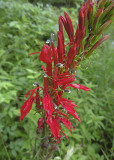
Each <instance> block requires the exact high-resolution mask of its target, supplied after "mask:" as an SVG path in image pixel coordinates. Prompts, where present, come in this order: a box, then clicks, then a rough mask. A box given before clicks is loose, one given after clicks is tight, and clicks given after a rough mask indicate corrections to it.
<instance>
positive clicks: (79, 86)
mask: <svg viewBox="0 0 114 160" xmlns="http://www.w3.org/2000/svg"><path fill="white" fill-rule="evenodd" d="M66 86H69V87H73V88H77V89H82V90H84V91H90V90H91V89H90V88H88V87H85V86H83V85H80V84H76V83H74V84H67V85H66Z"/></svg>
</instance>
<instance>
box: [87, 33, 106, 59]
mask: <svg viewBox="0 0 114 160" xmlns="http://www.w3.org/2000/svg"><path fill="white" fill-rule="evenodd" d="M108 38H109V35H106V36H104V37H103V38H101V39H100V40H99V41H98V42H96V43H95V44H94V45H93V47H92V48H91V49H90V50H89V51H88V52H87V53H86V57H89V56H90V55H91V54H92V52H93V51H94V50H95V49H96V48H97V47H98V46H99V45H100V44H102V43H103V42H104V41H106V40H107V39H108Z"/></svg>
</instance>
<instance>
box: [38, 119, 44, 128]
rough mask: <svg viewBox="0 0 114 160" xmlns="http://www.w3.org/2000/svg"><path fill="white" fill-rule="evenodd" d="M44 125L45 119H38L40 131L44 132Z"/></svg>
mask: <svg viewBox="0 0 114 160" xmlns="http://www.w3.org/2000/svg"><path fill="white" fill-rule="evenodd" d="M43 125H44V120H43V118H39V119H38V129H39V130H42V129H43Z"/></svg>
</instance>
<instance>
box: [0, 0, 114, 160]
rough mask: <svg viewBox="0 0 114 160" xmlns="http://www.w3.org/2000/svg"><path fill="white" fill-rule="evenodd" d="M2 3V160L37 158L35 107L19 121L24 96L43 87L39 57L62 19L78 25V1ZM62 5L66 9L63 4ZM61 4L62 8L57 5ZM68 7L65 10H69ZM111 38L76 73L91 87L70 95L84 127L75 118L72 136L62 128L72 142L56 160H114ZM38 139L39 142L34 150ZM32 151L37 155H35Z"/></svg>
mask: <svg viewBox="0 0 114 160" xmlns="http://www.w3.org/2000/svg"><path fill="white" fill-rule="evenodd" d="M37 2H41V1H35V2H33V3H29V2H27V1H21V0H18V1H14V0H12V1H10V0H9V1H8V0H5V1H3V0H0V159H1V160H14V159H16V160H29V159H30V160H31V159H34V160H35V159H38V158H37V155H38V154H39V143H40V139H39V137H38V135H37V134H36V128H37V120H38V117H39V115H35V112H34V109H33V110H31V112H30V113H29V114H28V115H27V117H26V118H25V119H24V120H23V122H21V123H19V116H20V108H21V106H22V104H23V102H24V100H25V97H24V95H25V94H26V92H27V91H28V90H29V89H32V88H33V83H34V82H35V81H38V82H39V83H40V84H41V85H42V78H41V77H40V74H41V73H42V70H41V66H42V63H41V62H39V58H38V55H33V56H28V53H32V52H37V51H40V50H41V48H42V46H43V44H44V43H45V41H46V40H47V39H49V37H50V34H51V33H54V34H55V43H56V42H57V38H56V32H57V31H58V23H57V22H58V17H59V16H60V14H62V15H63V13H64V11H66V12H68V13H69V14H70V16H71V18H72V21H73V24H74V26H76V24H77V15H78V9H79V7H80V2H82V1H75V2H74V1H71V3H70V4H72V3H75V5H74V8H70V7H71V6H72V5H71V6H70V5H68V6H67V5H66V1H63V2H65V3H61V1H60V2H59V5H56V3H57V2H58V1H53V3H54V4H55V5H54V6H51V4H52V2H51V1H48V2H49V4H48V5H46V4H47V1H43V2H44V5H43V4H42V3H38V4H37V5H36V3H37ZM61 5H62V6H61ZM56 6H57V7H58V6H59V8H57V7H56ZM66 7H67V8H66ZM107 33H108V34H110V39H109V40H108V41H107V42H105V43H104V44H103V45H102V46H100V48H99V49H98V50H96V53H97V54H96V55H94V56H93V57H91V58H90V59H89V60H87V61H86V63H84V64H83V65H82V68H81V69H79V70H78V71H77V72H76V83H80V84H83V85H86V86H87V87H90V88H91V91H90V92H84V91H79V92H77V90H72V92H71V94H70V95H69V97H71V98H72V99H73V100H74V101H75V102H76V104H77V105H78V106H80V108H77V113H78V115H79V117H80V119H81V120H82V122H81V123H79V122H76V120H74V119H72V124H73V126H74V127H75V131H73V134H71V133H69V132H68V130H67V129H66V128H64V130H65V132H66V133H67V136H68V138H69V141H67V140H66V139H63V140H62V141H61V144H59V145H58V151H57V152H55V158H54V159H55V160H105V159H106V160H112V159H113V156H114V153H113V151H114V135H113V133H114V128H113V122H114V119H113V111H114V96H113V95H114V71H113V68H114V62H113V59H114V55H113V54H112V53H113V52H114V47H113V46H114V41H112V39H113V36H112V34H113V26H112V27H110V28H109V29H108V31H107ZM35 141H37V144H36V148H35ZM34 152H36V155H35V156H34Z"/></svg>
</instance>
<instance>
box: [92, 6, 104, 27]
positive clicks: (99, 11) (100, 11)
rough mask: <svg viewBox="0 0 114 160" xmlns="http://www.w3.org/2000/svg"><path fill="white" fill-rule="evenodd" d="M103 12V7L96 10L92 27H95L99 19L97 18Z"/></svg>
mask: <svg viewBox="0 0 114 160" xmlns="http://www.w3.org/2000/svg"><path fill="white" fill-rule="evenodd" d="M103 10H104V7H103V8H101V9H99V10H98V12H97V14H96V16H95V19H94V26H95V25H96V23H97V20H98V18H99V17H100V16H101V14H102V13H103Z"/></svg>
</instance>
